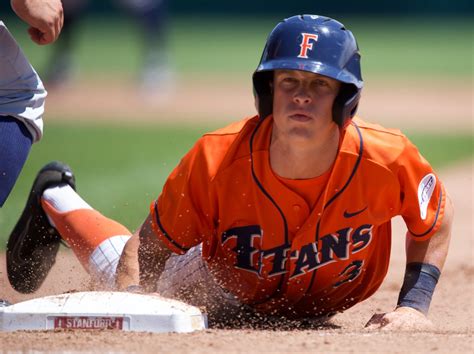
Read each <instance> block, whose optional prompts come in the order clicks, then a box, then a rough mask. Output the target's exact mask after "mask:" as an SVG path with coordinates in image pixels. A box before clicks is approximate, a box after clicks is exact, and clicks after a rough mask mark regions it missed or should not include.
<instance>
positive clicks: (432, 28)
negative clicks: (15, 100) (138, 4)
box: [6, 17, 473, 78]
mask: <svg viewBox="0 0 474 354" xmlns="http://www.w3.org/2000/svg"><path fill="white" fill-rule="evenodd" d="M278 20H280V18H276V17H275V18H264V19H241V18H237V17H229V18H221V17H219V18H218V17H216V18H208V19H202V18H175V19H174V20H173V21H172V22H171V24H172V25H171V28H170V38H169V44H170V52H171V53H170V54H171V59H172V65H173V66H174V68H175V69H176V71H177V72H179V73H182V74H189V73H197V72H202V73H210V74H227V75H232V74H235V75H234V77H235V76H239V75H240V74H243V73H246V74H250V73H251V72H253V70H254V69H255V67H256V66H257V63H258V60H259V59H260V55H261V52H262V50H263V46H264V43H265V40H266V37H267V35H268V33H269V32H270V30H271V29H272V28H273V26H274V24H276V23H277V21H278ZM341 20H342V21H343V22H345V24H346V25H347V27H348V28H350V29H352V31H353V32H354V33H355V35H356V37H357V39H358V42H359V46H360V48H361V52H362V55H363V59H362V62H363V73H364V76H366V77H372V76H380V75H384V76H387V75H393V76H399V75H405V76H410V75H417V76H420V75H421V76H436V77H440V76H441V77H452V76H454V77H458V78H463V77H469V76H471V77H472V57H473V52H472V30H473V26H472V19H471V18H468V17H467V18H442V19H439V18H425V19H418V18H412V19H400V18H390V17H388V18H385V19H377V20H374V19H373V18H351V17H348V18H341ZM6 23H7V24H9V27H10V28H11V30H12V32H13V33H14V35H15V36H16V37H17V38H18V40H19V42H20V43H21V45H22V47H23V48H24V50H25V52H26V54H27V56H28V57H29V58H30V60H31V61H32V63H33V64H34V66H35V67H36V68H37V69H38V70H39V71H40V73H42V72H44V69H45V68H46V67H47V65H48V63H49V61H50V55H51V51H52V50H53V46H47V47H39V46H36V45H34V44H32V43H31V41H29V40H28V39H27V38H26V31H25V28H24V26H22V25H18V24H17V22H16V21H13V20H11V21H6ZM79 30H80V31H79V33H78V35H77V43H76V46H75V47H74V51H73V57H74V59H75V61H76V63H77V66H78V68H79V72H80V73H81V75H86V76H87V75H90V76H92V75H95V74H98V73H100V74H107V73H110V74H113V75H115V76H132V75H134V74H135V73H136V72H137V71H138V70H139V68H140V66H141V65H142V52H141V45H142V44H141V42H140V40H139V39H140V38H139V36H138V31H137V27H136V26H135V25H134V23H131V22H130V21H128V20H126V19H125V20H124V19H120V18H118V19H117V18H112V19H97V18H89V19H87V18H86V20H85V21H84V22H83V23H82V24H81V25H80V28H79Z"/></svg>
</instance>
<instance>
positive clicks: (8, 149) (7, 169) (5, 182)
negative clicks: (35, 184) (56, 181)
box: [0, 116, 33, 208]
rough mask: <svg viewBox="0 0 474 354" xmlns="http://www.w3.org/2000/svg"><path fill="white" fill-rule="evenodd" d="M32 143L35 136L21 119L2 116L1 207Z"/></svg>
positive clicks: (0, 133) (0, 154) (0, 121)
mask: <svg viewBox="0 0 474 354" xmlns="http://www.w3.org/2000/svg"><path fill="white" fill-rule="evenodd" d="M32 144H33V137H32V136H31V134H30V132H29V131H28V129H27V128H26V126H25V125H24V124H23V123H22V122H21V121H19V120H18V119H16V118H13V117H9V116H0V208H1V207H2V206H3V204H4V203H5V201H6V200H7V198H8V195H9V194H10V192H11V190H12V189H13V186H14V185H15V182H16V180H17V178H18V175H19V174H20V172H21V170H22V168H23V165H24V164H25V161H26V159H27V157H28V154H29V152H30V149H31V145H32Z"/></svg>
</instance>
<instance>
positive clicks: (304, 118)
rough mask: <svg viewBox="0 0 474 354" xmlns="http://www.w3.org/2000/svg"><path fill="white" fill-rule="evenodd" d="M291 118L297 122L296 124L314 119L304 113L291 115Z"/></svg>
mask: <svg viewBox="0 0 474 354" xmlns="http://www.w3.org/2000/svg"><path fill="white" fill-rule="evenodd" d="M289 118H290V119H291V120H294V121H296V122H302V123H304V122H309V121H310V120H312V119H313V118H312V117H311V116H310V115H308V114H306V113H304V112H295V113H293V114H290V115H289Z"/></svg>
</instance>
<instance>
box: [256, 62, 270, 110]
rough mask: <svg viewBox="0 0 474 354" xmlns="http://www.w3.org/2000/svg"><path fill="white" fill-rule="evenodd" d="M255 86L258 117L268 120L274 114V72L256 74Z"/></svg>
mask: <svg viewBox="0 0 474 354" xmlns="http://www.w3.org/2000/svg"><path fill="white" fill-rule="evenodd" d="M253 86H254V96H255V100H256V106H257V111H258V115H259V116H260V118H261V119H263V118H266V117H267V116H268V115H269V114H271V113H272V112H273V70H272V71H262V72H257V73H255V74H254V79H253Z"/></svg>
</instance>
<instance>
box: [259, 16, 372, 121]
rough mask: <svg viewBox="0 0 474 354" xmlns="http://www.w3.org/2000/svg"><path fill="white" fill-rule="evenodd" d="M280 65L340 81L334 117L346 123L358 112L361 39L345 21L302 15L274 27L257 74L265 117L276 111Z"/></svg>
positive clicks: (360, 88) (260, 106) (360, 82)
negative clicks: (276, 77) (275, 75)
mask: <svg viewBox="0 0 474 354" xmlns="http://www.w3.org/2000/svg"><path fill="white" fill-rule="evenodd" d="M276 69H282V70H302V71H308V72H312V73H316V74H320V75H324V76H328V77H330V78H333V79H335V80H338V81H340V82H341V83H342V86H341V90H340V92H339V94H338V96H337V97H336V99H335V101H334V105H333V119H334V121H335V122H336V123H337V124H339V125H340V126H344V125H345V124H346V123H347V122H349V120H350V119H351V118H352V117H353V116H354V114H355V112H356V110H357V106H358V104H359V99H360V93H361V90H362V87H363V85H364V82H363V80H362V75H361V70H360V53H359V48H358V45H357V42H356V40H355V38H354V35H353V34H352V32H351V31H349V30H346V28H345V27H344V25H343V24H342V23H340V22H338V21H336V20H333V19H331V18H329V17H324V16H317V15H301V16H293V17H290V18H287V19H285V20H283V21H282V22H280V23H279V24H278V25H277V26H276V27H275V28H274V29H273V31H272V32H271V33H270V35H269V37H268V39H267V43H266V45H265V49H264V50H263V54H262V58H261V59H260V64H259V65H258V67H257V70H255V72H254V74H253V88H254V94H255V95H256V99H257V105H258V113H259V115H260V117H261V118H265V117H266V116H268V115H269V114H271V113H272V111H273V93H272V91H271V88H270V82H271V81H272V80H273V71H274V70H276Z"/></svg>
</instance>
